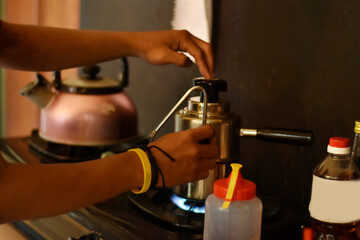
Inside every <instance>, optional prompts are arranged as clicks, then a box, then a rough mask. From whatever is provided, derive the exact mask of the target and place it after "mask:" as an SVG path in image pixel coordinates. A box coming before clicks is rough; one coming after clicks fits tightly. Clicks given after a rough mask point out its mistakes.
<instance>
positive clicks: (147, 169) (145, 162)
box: [128, 148, 152, 194]
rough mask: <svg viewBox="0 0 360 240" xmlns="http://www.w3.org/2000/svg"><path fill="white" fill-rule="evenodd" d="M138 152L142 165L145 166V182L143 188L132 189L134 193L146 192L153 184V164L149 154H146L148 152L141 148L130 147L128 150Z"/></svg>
mask: <svg viewBox="0 0 360 240" xmlns="http://www.w3.org/2000/svg"><path fill="white" fill-rule="evenodd" d="M130 151H132V152H136V153H137V155H138V156H139V158H140V160H141V163H142V166H143V170H144V184H143V186H142V188H141V189H140V190H134V189H133V190H131V191H132V192H133V193H135V194H140V193H144V192H146V191H147V190H149V188H150V184H151V177H152V176H151V164H150V161H149V158H148V156H147V155H146V153H145V152H144V151H143V150H142V149H140V148H134V149H130V150H128V152H130Z"/></svg>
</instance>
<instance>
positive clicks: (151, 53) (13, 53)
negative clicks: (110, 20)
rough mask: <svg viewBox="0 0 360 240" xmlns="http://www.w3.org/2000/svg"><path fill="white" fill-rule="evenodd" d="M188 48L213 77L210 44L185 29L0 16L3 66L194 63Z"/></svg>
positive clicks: (43, 67)
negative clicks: (32, 21)
mask: <svg viewBox="0 0 360 240" xmlns="http://www.w3.org/2000/svg"><path fill="white" fill-rule="evenodd" d="M178 51H184V52H189V53H190V54H191V55H192V56H193V57H194V58H195V61H196V63H197V65H198V67H199V70H200V73H201V74H202V75H203V76H204V77H205V78H211V77H212V76H213V67H214V66H213V54H212V50H211V46H210V44H208V43H206V42H204V41H202V40H200V39H198V38H196V37H195V36H193V35H191V34H190V33H189V32H187V31H176V30H172V31H154V32H151V31H150V32H119V31H98V30H75V29H63V28H53V27H44V26H35V25H21V24H11V23H8V22H5V21H0V66H2V67H7V68H13V69H20V70H27V71H54V70H61V69H66V68H74V67H80V66H86V65H91V64H94V63H98V62H105V61H108V60H112V59H116V58H120V57H127V56H134V57H139V58H141V59H143V60H145V61H147V62H149V63H151V64H156V65H164V64H175V65H177V66H184V67H186V66H190V65H191V61H190V60H189V59H188V58H187V57H186V56H185V55H184V54H182V53H179V52H178Z"/></svg>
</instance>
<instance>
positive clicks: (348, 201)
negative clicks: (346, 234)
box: [309, 175, 360, 223]
mask: <svg viewBox="0 0 360 240" xmlns="http://www.w3.org/2000/svg"><path fill="white" fill-rule="evenodd" d="M309 211H310V215H311V217H313V218H315V219H317V220H320V221H323V222H329V223H350V222H354V221H358V220H360V180H358V179H357V180H349V181H338V180H330V179H324V178H321V177H318V176H315V175H313V184H312V191H311V201H310V205H309Z"/></svg>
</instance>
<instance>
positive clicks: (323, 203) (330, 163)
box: [309, 137, 360, 240]
mask: <svg viewBox="0 0 360 240" xmlns="http://www.w3.org/2000/svg"><path fill="white" fill-rule="evenodd" d="M359 173H360V172H359V169H358V167H357V165H356V164H355V161H354V158H351V157H350V140H349V139H348V138H343V137H332V138H330V140H329V145H328V156H327V157H326V158H325V159H324V160H323V161H322V162H321V163H319V164H318V165H317V166H316V168H315V169H314V172H313V185H312V192H311V201H310V205H309V211H310V216H311V227H312V228H313V239H322V240H326V239H332V240H350V239H351V240H356V239H360V238H359V236H358V235H357V233H356V232H357V231H358V230H359V227H360V181H359V176H360V175H359Z"/></svg>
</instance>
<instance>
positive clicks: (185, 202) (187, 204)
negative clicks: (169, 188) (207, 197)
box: [170, 193, 205, 214]
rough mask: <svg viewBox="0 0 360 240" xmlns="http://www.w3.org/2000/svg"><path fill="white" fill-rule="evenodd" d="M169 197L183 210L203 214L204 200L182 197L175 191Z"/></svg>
mask: <svg viewBox="0 0 360 240" xmlns="http://www.w3.org/2000/svg"><path fill="white" fill-rule="evenodd" d="M170 199H171V201H172V202H173V203H174V204H175V205H176V206H178V207H179V208H181V209H183V210H185V211H190V212H194V213H201V214H205V201H201V200H191V199H186V198H182V197H179V196H178V195H176V194H175V193H173V194H172V195H171V196H170Z"/></svg>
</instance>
